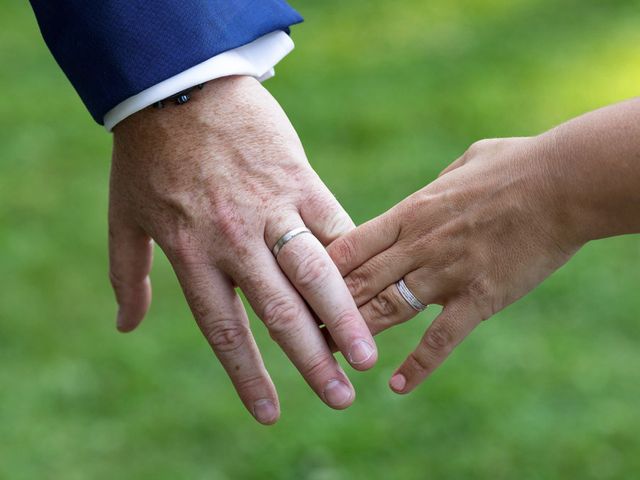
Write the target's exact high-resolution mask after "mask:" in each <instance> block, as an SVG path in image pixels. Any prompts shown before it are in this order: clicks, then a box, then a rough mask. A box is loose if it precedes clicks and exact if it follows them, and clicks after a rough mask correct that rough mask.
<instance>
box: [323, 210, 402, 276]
mask: <svg viewBox="0 0 640 480" xmlns="http://www.w3.org/2000/svg"><path fill="white" fill-rule="evenodd" d="M399 234H400V224H399V222H397V221H396V220H395V216H394V215H389V214H388V213H385V214H383V215H380V216H379V217H376V218H374V219H373V220H369V221H368V222H366V223H363V224H362V225H360V226H359V227H358V228H356V229H355V230H351V231H350V232H347V233H346V234H345V235H343V236H342V237H340V238H338V239H337V240H334V241H333V242H331V244H330V245H329V246H328V247H327V252H328V253H329V256H330V257H331V260H332V261H333V262H334V263H335V265H336V267H338V270H339V271H340V274H341V275H342V276H343V277H344V276H346V275H348V274H349V273H351V272H352V271H353V270H355V269H356V268H358V267H359V266H360V265H362V264H363V263H364V262H366V261H367V260H369V259H370V258H371V257H373V256H375V255H377V254H379V253H380V252H383V251H384V250H386V249H387V248H389V247H391V246H392V245H393V244H394V243H395V242H396V240H397V239H398V236H399Z"/></svg>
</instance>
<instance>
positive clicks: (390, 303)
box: [371, 290, 400, 318]
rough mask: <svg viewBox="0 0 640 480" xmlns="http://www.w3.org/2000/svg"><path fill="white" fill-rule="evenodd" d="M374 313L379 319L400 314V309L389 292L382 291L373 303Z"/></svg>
mask: <svg viewBox="0 0 640 480" xmlns="http://www.w3.org/2000/svg"><path fill="white" fill-rule="evenodd" d="M371 306H372V307H373V310H374V312H375V313H376V315H378V316H379V317H382V318H384V317H391V316H395V315H397V314H398V313H399V311H400V308H399V305H398V302H397V300H396V298H395V297H394V296H393V295H392V294H391V292H388V291H386V290H385V291H382V292H380V293H379V294H378V295H376V296H375V298H374V299H373V300H372V301H371Z"/></svg>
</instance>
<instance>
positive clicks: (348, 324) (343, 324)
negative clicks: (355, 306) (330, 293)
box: [331, 310, 361, 332]
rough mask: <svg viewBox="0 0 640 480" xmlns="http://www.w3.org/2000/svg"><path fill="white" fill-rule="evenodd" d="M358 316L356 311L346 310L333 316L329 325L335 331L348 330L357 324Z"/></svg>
mask: <svg viewBox="0 0 640 480" xmlns="http://www.w3.org/2000/svg"><path fill="white" fill-rule="evenodd" d="M360 318H361V317H360V314H359V313H358V311H353V310H346V311H344V312H341V313H339V314H338V315H336V316H335V318H334V319H333V323H332V325H331V327H332V329H333V330H334V331H336V332H342V331H345V330H350V329H351V328H353V327H355V326H356V325H357V324H358V322H359V320H360Z"/></svg>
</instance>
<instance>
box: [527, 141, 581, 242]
mask: <svg viewBox="0 0 640 480" xmlns="http://www.w3.org/2000/svg"><path fill="white" fill-rule="evenodd" d="M523 141H524V142H525V148H526V154H525V155H522V156H521V158H522V159H524V160H525V162H526V163H525V164H524V165H520V166H517V167H516V168H522V169H532V171H533V175H532V176H531V178H530V179H529V180H528V181H527V183H528V184H529V186H528V187H527V193H526V195H531V196H532V197H533V198H534V199H535V200H534V202H533V203H534V204H535V206H534V210H535V213H534V215H535V216H536V217H537V219H539V224H540V225H541V228H543V229H544V230H545V233H546V234H547V235H548V236H550V237H552V239H553V241H554V243H555V244H556V245H557V246H558V248H560V249H561V250H562V251H563V252H565V253H569V254H572V253H574V252H576V251H577V250H578V249H580V248H581V247H582V246H583V245H584V244H585V243H587V242H588V241H589V240H591V239H592V238H591V236H590V232H589V231H588V229H587V228H586V226H588V224H589V222H588V221H587V220H586V219H587V217H588V214H587V212H586V211H585V206H584V205H582V204H580V203H579V202H576V199H577V197H576V195H575V193H574V192H575V191H576V190H579V189H580V188H581V186H580V182H579V179H577V178H576V177H575V175H573V168H574V167H573V166H572V164H571V162H570V161H568V159H567V154H566V152H563V151H562V149H561V146H562V145H561V139H559V138H557V136H556V135H555V134H554V133H553V132H547V133H545V134H542V135H537V136H534V137H527V138H524V139H523ZM529 182H530V183H529Z"/></svg>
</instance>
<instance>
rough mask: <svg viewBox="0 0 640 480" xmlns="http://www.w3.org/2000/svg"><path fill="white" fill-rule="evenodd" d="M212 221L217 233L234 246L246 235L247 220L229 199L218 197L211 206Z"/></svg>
mask: <svg viewBox="0 0 640 480" xmlns="http://www.w3.org/2000/svg"><path fill="white" fill-rule="evenodd" d="M211 209H212V212H211V219H212V220H211V222H212V224H213V228H214V230H215V232H216V234H217V235H218V236H219V237H221V238H223V239H224V240H225V242H228V243H230V244H231V245H232V246H233V245H236V244H240V243H242V240H243V239H244V238H245V236H246V231H247V228H246V221H245V219H244V217H243V216H242V215H241V214H240V212H239V211H238V209H237V207H236V206H235V205H233V203H232V202H230V201H229V200H223V199H216V200H215V201H214V202H213V205H212V207H211Z"/></svg>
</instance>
